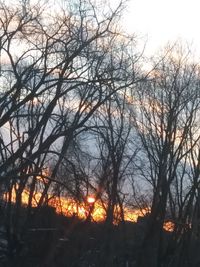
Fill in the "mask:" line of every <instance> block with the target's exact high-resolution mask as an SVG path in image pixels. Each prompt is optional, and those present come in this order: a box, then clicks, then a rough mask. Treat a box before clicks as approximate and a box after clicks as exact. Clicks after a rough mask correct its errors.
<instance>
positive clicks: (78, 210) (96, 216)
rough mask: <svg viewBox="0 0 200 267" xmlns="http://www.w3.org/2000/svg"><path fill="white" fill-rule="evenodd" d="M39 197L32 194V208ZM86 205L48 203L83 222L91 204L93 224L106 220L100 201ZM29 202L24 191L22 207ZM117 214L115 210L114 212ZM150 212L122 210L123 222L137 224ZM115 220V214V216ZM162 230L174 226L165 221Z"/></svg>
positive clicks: (59, 201) (66, 200) (59, 200)
mask: <svg viewBox="0 0 200 267" xmlns="http://www.w3.org/2000/svg"><path fill="white" fill-rule="evenodd" d="M40 197H41V193H36V194H34V198H33V199H32V207H37V203H38V202H39V199H40ZM15 200H16V194H15V191H14V190H13V192H12V202H15ZM86 200H87V203H84V202H82V203H77V202H76V201H75V200H74V199H72V198H64V197H60V198H58V197H54V198H51V199H50V200H49V202H48V204H49V206H51V207H53V208H55V210H56V212H57V213H58V214H63V215H65V216H67V217H73V216H76V217H78V218H79V219H82V220H85V219H86V218H87V216H88V214H89V207H88V204H93V205H94V207H93V210H92V212H91V218H92V220H93V221H95V222H103V221H104V220H105V218H106V211H105V208H103V206H102V204H101V203H100V201H96V199H95V197H93V196H88V197H87V199H86ZM28 201H29V192H28V191H27V190H24V191H23V193H22V203H23V204H24V205H28ZM116 212H117V210H116ZM149 212H150V211H149V210H148V209H139V208H138V209H128V208H126V207H125V208H124V220H125V221H129V222H137V220H138V217H143V216H145V215H146V214H147V213H149ZM116 218H117V214H116ZM118 222H120V220H119V219H116V222H115V223H116V224H118ZM163 228H164V229H165V230H166V231H169V232H172V231H173V230H174V224H173V223H172V222H170V221H167V222H165V223H164V226H163Z"/></svg>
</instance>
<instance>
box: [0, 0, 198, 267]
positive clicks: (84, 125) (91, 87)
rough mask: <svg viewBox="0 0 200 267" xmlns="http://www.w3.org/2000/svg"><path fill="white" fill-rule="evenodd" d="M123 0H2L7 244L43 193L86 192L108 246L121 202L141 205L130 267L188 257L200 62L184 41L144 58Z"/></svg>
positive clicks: (0, 179) (1, 163)
mask: <svg viewBox="0 0 200 267" xmlns="http://www.w3.org/2000/svg"><path fill="white" fill-rule="evenodd" d="M124 5H125V3H124V2H120V3H118V6H117V7H116V8H115V9H113V8H111V7H109V5H108V4H105V3H100V2H99V3H98V5H97V3H96V4H95V3H93V1H82V0H77V1H58V2H57V3H56V4H53V3H52V2H51V1H47V2H45V1H44V3H43V2H42V1H41V2H40V1H39V2H38V3H37V4H35V3H32V2H31V1H26V0H25V1H19V2H16V1H13V2H12V1H10V2H9V3H8V4H6V3H4V1H0V13H1V14H0V18H1V19H0V25H1V26H0V61H1V68H0V127H1V128H0V193H1V195H0V196H1V212H2V216H1V218H2V222H1V224H2V225H4V226H5V228H6V235H7V241H8V244H10V245H11V244H13V239H15V238H16V236H17V237H18V238H21V236H22V235H24V234H25V233H26V231H28V229H29V227H30V222H31V220H32V216H33V212H34V213H36V214H37V213H38V212H39V211H40V210H41V209H42V207H43V206H47V205H48V202H49V201H50V199H52V198H53V197H56V198H57V197H67V198H72V199H74V200H75V202H76V203H77V205H78V204H79V203H82V202H87V197H88V196H89V195H93V196H95V201H100V202H101V203H102V206H103V207H104V209H105V214H106V216H105V225H106V230H105V234H106V235H107V240H106V242H107V243H109V242H110V241H109V238H110V239H112V234H111V232H112V229H113V228H114V227H113V225H114V224H115V223H116V221H117V222H118V223H124V224H125V222H124V208H125V207H129V208H141V209H144V208H147V209H150V214H148V216H146V220H147V222H148V223H147V224H146V227H145V230H144V235H143V237H142V238H141V239H142V240H141V242H140V243H139V244H138V251H137V255H136V257H135V259H136V261H135V265H133V266H138V267H140V266H141V267H142V266H152V267H156V266H181V267H182V266H198V262H196V261H197V260H198V257H197V256H198V255H196V258H195V256H194V253H193V252H194V250H193V248H194V247H196V248H199V244H200V237H199V234H200V232H199V231H200V229H199V226H200V190H199V188H200V187H199V181H200V180H199V179H200V129H199V128H200V121H199V113H200V68H199V64H198V63H194V62H193V61H192V54H191V53H190V52H189V51H188V50H187V49H184V45H183V44H182V45H180V44H175V45H172V46H168V47H166V48H165V49H164V50H163V51H162V52H161V53H160V55H155V56H154V58H153V59H148V64H146V63H145V62H146V61H147V59H145V58H144V56H143V55H142V54H141V53H140V52H139V51H138V50H137V46H136V41H137V38H136V37H134V36H128V35H127V34H126V33H124V32H122V30H120V26H119V25H120V16H121V15H122V12H123V9H124ZM149 65H151V69H150V70H149V67H148V68H147V66H149ZM24 191H26V192H27V191H28V192H29V196H28V201H27V203H28V204H27V205H26V209H25V210H24V209H22V206H23V199H22V195H23V192H24ZM38 193H39V194H38ZM13 195H14V196H15V203H14V205H13V203H12V199H13ZM36 195H37V199H36ZM38 195H39V198H38ZM33 202H34V203H37V205H36V206H37V207H36V208H35V209H34V210H33V209H32V205H33ZM92 205H93V204H92ZM92 205H90V212H89V214H88V220H91V219H92V218H91V212H92V208H93V207H92ZM166 221H170V222H171V223H172V224H173V232H172V233H171V234H170V237H169V238H168V239H167V240H166V233H165V231H164V229H163V225H164V223H165V222H166ZM12 250H13V248H12ZM105 250H106V251H109V250H108V247H106V249H105ZM134 253H135V252H134V251H133V254H134ZM105 264H106V263H105ZM124 264H126V263H124ZM192 264H193V265H192ZM195 264H197V265H195ZM77 266H78V265H77ZM105 266H111V261H109V263H107V265H105ZM113 266H117V265H113ZM120 266H122V265H120ZM131 266H132V265H131Z"/></svg>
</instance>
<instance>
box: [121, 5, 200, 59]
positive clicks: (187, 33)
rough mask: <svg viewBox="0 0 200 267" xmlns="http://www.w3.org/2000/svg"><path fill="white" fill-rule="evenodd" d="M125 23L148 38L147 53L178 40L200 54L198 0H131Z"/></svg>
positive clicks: (127, 26)
mask: <svg viewBox="0 0 200 267" xmlns="http://www.w3.org/2000/svg"><path fill="white" fill-rule="evenodd" d="M123 24H124V28H125V29H126V31H128V32H129V33H136V34H137V35H138V36H139V37H140V38H143V39H144V41H145V40H147V45H146V54H148V55H151V54H153V53H154V52H155V51H156V50H158V48H159V47H162V46H164V45H165V44H166V43H167V41H171V42H174V41H176V40H177V39H179V40H183V41H185V42H187V43H188V45H189V46H191V47H192V50H194V53H196V54H197V55H198V56H200V1H199V0H129V2H128V7H127V10H126V12H125V14H124V16H123Z"/></svg>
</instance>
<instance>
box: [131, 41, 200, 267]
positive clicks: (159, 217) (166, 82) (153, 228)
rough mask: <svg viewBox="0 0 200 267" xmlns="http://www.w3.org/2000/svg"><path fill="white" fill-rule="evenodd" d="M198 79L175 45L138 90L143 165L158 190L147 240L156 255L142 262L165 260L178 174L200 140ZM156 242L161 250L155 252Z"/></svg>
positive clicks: (182, 173)
mask: <svg viewBox="0 0 200 267" xmlns="http://www.w3.org/2000/svg"><path fill="white" fill-rule="evenodd" d="M198 79H199V68H198V66H197V65H195V64H192V63H190V62H189V57H188V56H187V55H186V56H185V55H184V54H183V52H182V50H181V49H180V47H177V46H175V47H173V48H172V49H170V50H168V51H167V54H166V55H165V56H164V57H162V58H161V59H160V60H159V63H157V64H156V67H155V69H154V71H153V72H152V73H151V76H150V77H149V79H148V81H147V82H145V83H141V86H140V87H138V90H137V96H136V99H137V100H136V104H135V113H134V116H135V117H134V121H135V126H136V129H137V132H138V135H139V137H140V140H141V145H142V150H141V153H140V155H141V157H142V158H141V161H143V162H145V164H146V166H145V167H144V164H143V165H142V164H141V165H140V170H141V175H142V176H144V177H145V179H146V180H147V181H148V182H150V184H151V186H152V190H153V199H152V204H151V214H150V218H149V226H148V228H147V232H146V235H145V239H144V244H143V245H144V247H143V249H144V251H143V252H144V253H150V254H151V255H150V254H149V255H148V256H147V257H145V259H144V257H143V256H142V257H141V263H140V264H141V266H146V265H147V262H148V261H149V262H148V266H159V264H160V261H162V260H163V258H162V257H163V248H162V232H163V224H164V221H165V218H166V209H167V203H168V197H169V192H170V188H171V185H172V183H173V182H174V181H175V180H176V179H178V180H179V181H180V180H181V177H183V176H187V172H186V168H185V167H186V166H185V165H184V162H185V164H186V162H187V157H188V155H189V154H190V153H191V151H192V150H193V149H194V148H195V147H196V143H197V142H198V140H199V135H196V136H194V138H195V139H194V140H193V142H191V143H190V145H188V140H189V138H190V136H191V133H193V132H194V131H195V127H194V126H195V124H196V123H197V112H198V110H199V82H198ZM182 190H183V188H182ZM179 193H180V194H182V192H179ZM150 247H155V248H156V249H155V250H154V251H152V250H151V249H150ZM157 264H158V265H157Z"/></svg>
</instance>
